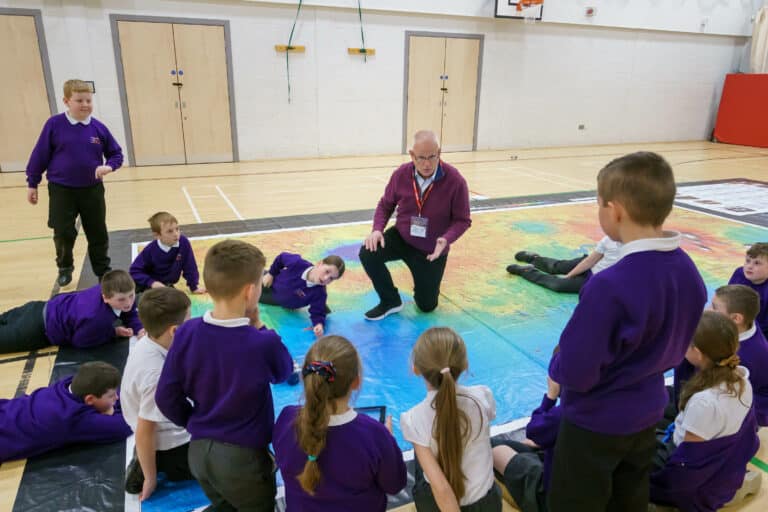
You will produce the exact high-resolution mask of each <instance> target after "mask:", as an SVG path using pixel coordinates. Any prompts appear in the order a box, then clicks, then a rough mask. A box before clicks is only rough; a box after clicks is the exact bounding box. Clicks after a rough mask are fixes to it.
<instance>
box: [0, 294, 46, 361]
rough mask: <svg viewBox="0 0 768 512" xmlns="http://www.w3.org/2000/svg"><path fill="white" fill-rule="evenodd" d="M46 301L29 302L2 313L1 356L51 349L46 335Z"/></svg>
mask: <svg viewBox="0 0 768 512" xmlns="http://www.w3.org/2000/svg"><path fill="white" fill-rule="evenodd" d="M44 309H45V301H42V300H37V301H32V302H27V303H26V304H24V305H23V306H19V307H17V308H13V309H11V310H8V311H6V312H5V313H0V354H8V353H9V352H27V351H30V350H37V349H41V348H45V347H50V346H51V342H50V341H49V340H48V337H47V336H46V335H45V319H44V318H43V310H44Z"/></svg>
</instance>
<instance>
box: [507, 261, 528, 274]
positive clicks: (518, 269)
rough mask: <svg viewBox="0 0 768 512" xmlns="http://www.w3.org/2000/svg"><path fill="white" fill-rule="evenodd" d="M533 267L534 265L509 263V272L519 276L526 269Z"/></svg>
mask: <svg viewBox="0 0 768 512" xmlns="http://www.w3.org/2000/svg"><path fill="white" fill-rule="evenodd" d="M532 268H533V266H532V265H514V264H513V265H509V266H507V272H509V273H510V274H512V275H516V276H519V275H520V274H522V273H523V272H525V271H526V270H531V269H532Z"/></svg>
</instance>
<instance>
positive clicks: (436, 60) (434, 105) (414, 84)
mask: <svg viewBox="0 0 768 512" xmlns="http://www.w3.org/2000/svg"><path fill="white" fill-rule="evenodd" d="M444 69H445V38H444V37H421V36H410V39H409V49H408V97H407V105H408V106H407V109H408V110H407V120H406V133H405V137H406V145H405V146H406V149H409V148H410V147H411V146H412V145H413V134H414V133H416V132H417V131H418V130H433V131H434V132H435V133H437V134H438V136H439V135H440V131H441V124H442V119H443V95H442V94H443V93H442V91H441V88H443V82H444V80H443V76H444Z"/></svg>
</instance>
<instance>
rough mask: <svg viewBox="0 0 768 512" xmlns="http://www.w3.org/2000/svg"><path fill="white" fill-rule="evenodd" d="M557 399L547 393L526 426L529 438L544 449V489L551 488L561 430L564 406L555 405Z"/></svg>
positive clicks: (526, 433)
mask: <svg viewBox="0 0 768 512" xmlns="http://www.w3.org/2000/svg"><path fill="white" fill-rule="evenodd" d="M556 402H557V401H556V400H552V399H551V398H549V397H548V396H547V395H546V393H545V394H544V398H542V399H541V405H540V406H539V407H538V408H537V409H536V410H535V411H533V413H532V414H531V421H530V422H529V423H528V426H527V427H525V435H526V437H527V438H528V439H530V440H531V441H533V442H534V443H536V444H537V445H539V446H540V447H541V448H542V449H543V450H544V477H543V478H544V490H545V491H546V490H547V489H548V488H549V477H550V475H551V474H552V461H553V458H554V455H555V442H556V441H557V434H558V432H559V431H560V420H561V419H562V416H563V411H562V408H561V407H560V406H559V405H555V403H556Z"/></svg>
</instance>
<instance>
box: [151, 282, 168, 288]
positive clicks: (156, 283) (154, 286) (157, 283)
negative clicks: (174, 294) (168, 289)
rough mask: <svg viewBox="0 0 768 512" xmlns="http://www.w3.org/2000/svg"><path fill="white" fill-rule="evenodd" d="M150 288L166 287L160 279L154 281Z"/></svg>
mask: <svg viewBox="0 0 768 512" xmlns="http://www.w3.org/2000/svg"><path fill="white" fill-rule="evenodd" d="M150 288H165V285H164V284H163V283H161V282H160V281H152V286H150Z"/></svg>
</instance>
